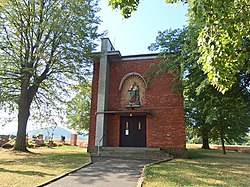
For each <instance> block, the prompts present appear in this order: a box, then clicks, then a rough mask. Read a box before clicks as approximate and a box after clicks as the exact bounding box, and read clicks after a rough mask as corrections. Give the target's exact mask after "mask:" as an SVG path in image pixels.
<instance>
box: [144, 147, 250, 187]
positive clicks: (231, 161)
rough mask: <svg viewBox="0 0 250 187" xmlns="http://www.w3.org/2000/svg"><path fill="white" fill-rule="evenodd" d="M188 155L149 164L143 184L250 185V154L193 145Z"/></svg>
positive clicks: (149, 186) (146, 186)
mask: <svg viewBox="0 0 250 187" xmlns="http://www.w3.org/2000/svg"><path fill="white" fill-rule="evenodd" d="M188 155H189V159H175V160H172V161H169V162H164V163H161V164H157V165H152V166H149V167H147V168H146V170H145V179H144V182H143V187H165V186H166V187H172V186H221V187H224V186H225V187H226V186H228V187H231V186H235V187H239V186H246V187H247V186H250V154H246V153H245V154H244V153H238V152H227V154H226V155H223V154H222V153H221V151H219V150H202V149H190V150H188Z"/></svg>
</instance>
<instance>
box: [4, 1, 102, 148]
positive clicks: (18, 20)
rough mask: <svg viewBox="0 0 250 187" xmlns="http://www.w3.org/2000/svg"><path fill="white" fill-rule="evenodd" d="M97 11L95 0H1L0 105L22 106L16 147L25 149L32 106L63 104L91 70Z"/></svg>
mask: <svg viewBox="0 0 250 187" xmlns="http://www.w3.org/2000/svg"><path fill="white" fill-rule="evenodd" d="M98 10H99V9H98V8H97V2H96V1H93V0H75V1H71V0H56V1H54V0H3V1H1V3H0V54H1V55H0V80H1V87H0V96H1V97H0V105H1V107H8V109H11V110H18V132H17V141H16V145H15V149H16V150H21V151H25V150H26V147H25V134H26V127H27V122H28V119H29V116H30V109H31V108H32V109H34V110H35V109H36V111H39V112H43V111H42V110H43V109H44V110H46V111H50V110H51V108H52V109H53V108H60V107H58V106H60V104H58V105H57V103H58V102H64V98H65V97H66V93H67V89H66V88H67V85H69V84H71V83H74V82H76V81H79V80H83V79H84V78H85V75H86V74H88V73H89V67H90V65H91V64H90V63H89V61H88V59H89V54H90V53H91V51H92V50H93V48H95V44H94V40H95V39H96V38H98V37H99V36H100V35H99V34H98V33H97V26H98V24H99V22H100V20H99V18H98V17H97V16H96V12H98ZM33 101H34V102H33ZM42 104H43V105H42ZM42 106H44V107H43V108H41V109H40V107H42Z"/></svg>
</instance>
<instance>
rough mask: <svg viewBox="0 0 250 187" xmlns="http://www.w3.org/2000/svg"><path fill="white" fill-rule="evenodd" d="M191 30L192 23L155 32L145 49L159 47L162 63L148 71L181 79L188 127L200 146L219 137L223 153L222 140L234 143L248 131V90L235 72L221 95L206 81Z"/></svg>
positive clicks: (249, 118) (249, 102)
mask: <svg viewBox="0 0 250 187" xmlns="http://www.w3.org/2000/svg"><path fill="white" fill-rule="evenodd" d="M195 30H196V26H193V27H190V26H189V27H187V28H184V29H175V30H173V31H171V30H166V31H164V32H159V34H158V36H157V38H156V43H154V44H152V45H151V46H150V47H149V48H150V49H151V50H158V49H160V51H161V52H162V53H161V55H160V57H161V58H162V62H161V63H160V64H159V65H156V67H153V71H152V72H151V74H153V75H154V76H157V75H158V74H161V73H162V72H164V71H167V72H168V73H170V74H172V75H173V76H174V77H176V78H177V81H176V82H179V81H180V80H181V82H182V89H183V90H184V99H185V105H184V106H185V117H186V124H187V125H188V128H189V129H190V128H192V129H193V133H195V134H196V135H198V136H200V137H201V138H202V140H203V146H202V147H203V148H209V138H211V139H213V140H217V139H218V138H219V139H220V140H221V143H222V147H223V152H224V153H225V146H224V145H225V141H227V142H228V143H230V142H231V141H236V142H238V141H240V139H241V138H242V137H244V136H245V135H246V133H247V132H248V128H249V125H250V121H249V120H250V116H249V111H250V108H249V106H250V95H249V89H248V88H247V87H246V85H245V82H246V81H244V79H243V78H244V74H238V79H237V81H238V82H237V84H235V85H234V86H233V87H232V88H231V90H229V91H228V92H227V93H225V94H224V95H223V94H222V93H220V92H218V91H217V90H216V89H215V88H214V87H212V86H211V85H210V84H209V81H208V78H207V76H206V75H204V73H203V71H202V67H201V65H200V64H197V63H196V61H197V60H198V58H199V55H200V53H199V51H198V46H197V43H196V38H197V37H198V34H195V32H194V31H195ZM242 75H243V76H242ZM242 77H243V78H242ZM177 86H178V84H177ZM175 90H176V89H175Z"/></svg>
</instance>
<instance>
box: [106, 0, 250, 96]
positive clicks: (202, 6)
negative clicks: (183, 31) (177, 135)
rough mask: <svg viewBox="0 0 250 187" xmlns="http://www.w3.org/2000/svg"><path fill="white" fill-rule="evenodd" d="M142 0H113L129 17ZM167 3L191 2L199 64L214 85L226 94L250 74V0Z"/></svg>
mask: <svg viewBox="0 0 250 187" xmlns="http://www.w3.org/2000/svg"><path fill="white" fill-rule="evenodd" d="M139 3H140V1H125V0H110V1H109V4H110V5H111V6H112V8H113V9H120V10H121V13H122V15H123V16H124V17H125V18H128V17H130V16H131V12H133V11H135V10H137V8H138V6H139ZM166 3H188V5H189V8H188V17H189V24H190V25H197V26H198V27H197V30H196V31H195V32H196V33H199V36H198V38H197V43H198V45H199V52H200V54H201V55H200V56H199V59H198V61H197V62H198V63H200V64H202V70H203V71H204V72H205V73H206V74H207V77H208V80H209V82H210V84H212V85H213V86H214V87H215V88H216V89H218V90H219V91H220V92H222V93H225V92H226V91H227V90H229V89H230V88H231V87H232V86H233V85H234V84H235V83H236V82H237V74H238V73H239V72H242V71H244V73H245V74H246V75H247V76H248V77H249V74H250V67H249V65H248V66H247V67H246V66H245V64H250V62H249V59H250V58H249V57H250V47H249V40H250V35H249V26H250V11H249V9H250V2H249V0H217V1H214V0H199V1H193V0H186V1H185V0H166Z"/></svg>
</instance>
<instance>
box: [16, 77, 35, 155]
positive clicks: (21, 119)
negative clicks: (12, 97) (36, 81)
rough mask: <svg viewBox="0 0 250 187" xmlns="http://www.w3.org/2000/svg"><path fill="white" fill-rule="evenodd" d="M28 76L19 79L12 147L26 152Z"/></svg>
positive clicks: (28, 113)
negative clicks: (15, 135)
mask: <svg viewBox="0 0 250 187" xmlns="http://www.w3.org/2000/svg"><path fill="white" fill-rule="evenodd" d="M28 88H29V77H28V76H27V75H26V76H24V77H23V78H22V79H21V94H20V98H19V103H18V130H17V137H16V143H15V146H14V149H15V150H17V151H23V152H27V151H28V150H27V148H26V129H27V123H28V119H29V116H30V104H31V101H30V99H29V89H28Z"/></svg>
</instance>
